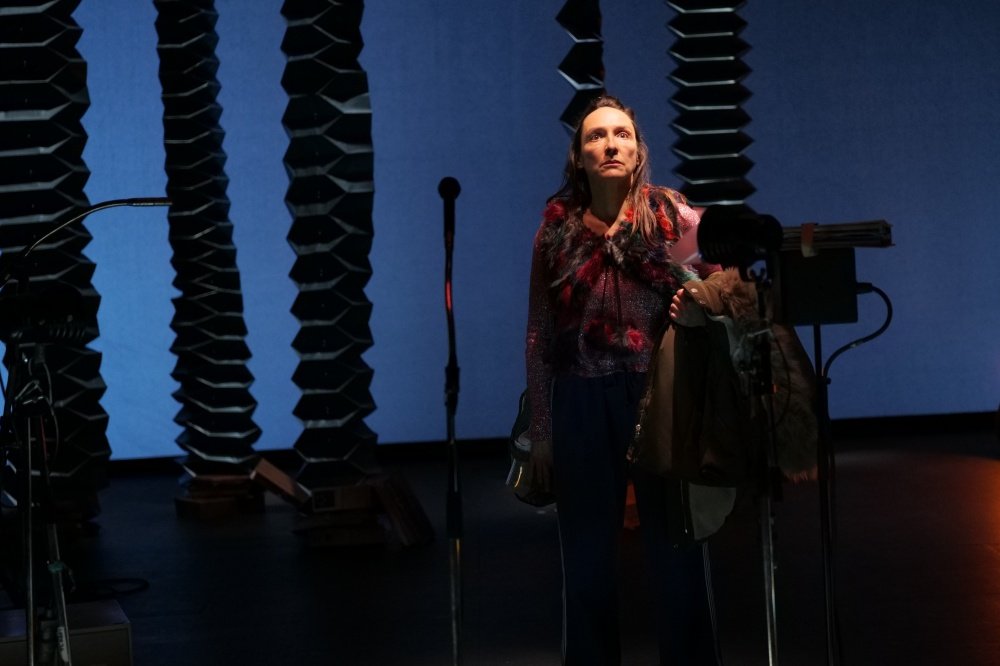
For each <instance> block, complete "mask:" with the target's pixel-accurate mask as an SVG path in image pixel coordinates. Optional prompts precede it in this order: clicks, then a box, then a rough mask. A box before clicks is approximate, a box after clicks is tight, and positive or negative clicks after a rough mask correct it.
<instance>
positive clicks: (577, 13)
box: [556, 0, 604, 132]
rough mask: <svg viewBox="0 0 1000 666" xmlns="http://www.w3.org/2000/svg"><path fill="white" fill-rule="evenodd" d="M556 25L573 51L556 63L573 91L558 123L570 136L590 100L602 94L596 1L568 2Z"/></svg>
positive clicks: (602, 47) (573, 0)
mask: <svg viewBox="0 0 1000 666" xmlns="http://www.w3.org/2000/svg"><path fill="white" fill-rule="evenodd" d="M556 21H557V22H558V23H559V25H561V26H562V27H563V28H565V29H566V32H568V33H569V34H570V36H571V37H572V38H573V47H572V48H571V49H570V51H569V53H568V54H567V55H566V57H565V58H564V59H563V61H562V62H561V63H559V73H560V74H562V75H563V77H565V79H566V80H567V81H569V84H570V85H571V86H573V90H574V91H575V92H574V93H573V99H572V100H571V101H570V103H569V105H568V106H567V107H566V110H565V111H563V113H562V115H561V116H559V120H560V121H561V122H562V124H563V126H564V127H566V129H568V130H569V131H570V132H572V131H573V130H575V129H576V123H577V121H578V120H579V119H580V114H581V113H583V110H584V109H585V108H586V107H587V104H589V103H590V100H592V99H594V98H595V97H598V96H600V95H601V94H603V93H604V62H603V58H604V42H603V40H602V39H601V8H600V5H599V4H598V0H567V2H566V4H565V5H563V8H562V9H561V10H560V11H559V14H558V15H557V16H556Z"/></svg>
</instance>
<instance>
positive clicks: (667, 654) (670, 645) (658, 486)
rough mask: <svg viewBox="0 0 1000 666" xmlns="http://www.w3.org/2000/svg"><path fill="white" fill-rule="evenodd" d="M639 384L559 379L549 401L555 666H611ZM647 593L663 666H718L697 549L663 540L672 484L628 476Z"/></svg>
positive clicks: (635, 378) (617, 653)
mask: <svg viewBox="0 0 1000 666" xmlns="http://www.w3.org/2000/svg"><path fill="white" fill-rule="evenodd" d="M644 386H645V375H644V374H640V373H626V372H620V373H615V374H613V375H609V376H607V377H598V378H583V377H574V376H560V377H558V378H557V379H556V381H555V385H554V388H553V394H552V444H553V455H554V483H555V491H556V498H557V500H556V506H557V509H558V519H559V537H560V543H561V545H562V564H563V663H564V664H566V666H588V665H593V666H616V665H617V664H620V663H621V646H620V643H619V631H618V626H619V625H618V623H619V620H618V595H619V587H618V576H617V574H618V541H619V537H620V533H621V530H622V524H623V521H624V511H625V488H626V482H627V478H628V474H629V470H628V469H627V466H626V462H625V453H626V450H627V448H628V445H629V442H630V441H631V438H632V436H633V433H634V429H635V420H636V411H637V407H638V401H639V398H640V397H641V394H642V391H643V389H644ZM632 478H633V482H634V484H635V490H636V503H637V507H638V510H639V522H640V525H641V530H642V538H643V545H644V549H645V551H646V556H647V560H648V563H647V570H648V571H649V572H650V577H651V580H650V581H649V582H650V586H651V589H652V590H653V591H654V596H655V597H656V602H657V612H658V616H657V622H656V627H657V632H658V638H659V642H660V661H661V664H670V665H671V666H675V665H681V664H697V665H698V666H701V665H702V664H712V665H714V664H715V663H716V657H715V647H714V639H713V635H712V629H711V621H710V615H709V610H708V609H709V604H708V594H707V591H706V586H705V567H704V560H703V557H702V547H701V546H694V547H688V548H675V547H673V546H672V545H671V544H670V540H669V539H668V532H667V527H668V525H667V516H668V514H669V513H670V511H668V508H669V506H668V504H669V503H670V502H676V501H678V498H679V489H678V488H677V487H676V484H675V483H674V482H671V481H667V480H666V479H663V478H661V477H658V476H654V475H650V474H646V473H642V472H641V471H639V470H635V471H634V473H633V474H632Z"/></svg>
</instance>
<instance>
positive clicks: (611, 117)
mask: <svg viewBox="0 0 1000 666" xmlns="http://www.w3.org/2000/svg"><path fill="white" fill-rule="evenodd" d="M580 129H581V132H580V164H579V165H578V166H579V167H580V168H582V169H583V170H584V172H585V173H586V174H587V179H588V180H589V181H590V183H591V185H595V184H596V183H598V182H600V181H602V180H604V179H609V180H621V179H625V180H628V179H630V178H631V177H632V173H633V172H634V171H635V169H636V166H637V158H638V155H639V145H638V143H637V142H636V139H635V125H634V124H633V123H632V119H631V118H629V117H628V115H627V114H625V113H624V112H623V111H619V110H618V109H615V108H612V107H608V106H603V107H601V108H599V109H596V110H595V111H593V112H591V113H590V114H589V115H588V116H587V117H586V118H584V119H583V124H582V125H581V128H580Z"/></svg>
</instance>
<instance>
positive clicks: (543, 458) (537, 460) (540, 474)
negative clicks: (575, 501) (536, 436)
mask: <svg viewBox="0 0 1000 666" xmlns="http://www.w3.org/2000/svg"><path fill="white" fill-rule="evenodd" d="M528 464H529V465H530V468H531V478H532V485H533V486H534V489H535V490H536V491H540V492H545V493H550V492H552V440H550V439H542V440H539V441H537V442H532V443H531V459H530V460H529V462H528Z"/></svg>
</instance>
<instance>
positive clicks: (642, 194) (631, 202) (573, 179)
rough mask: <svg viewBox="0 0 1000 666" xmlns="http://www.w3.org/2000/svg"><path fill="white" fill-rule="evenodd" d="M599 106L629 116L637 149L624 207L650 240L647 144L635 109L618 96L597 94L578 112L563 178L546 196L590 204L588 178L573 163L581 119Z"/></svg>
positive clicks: (572, 205)
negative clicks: (637, 120) (636, 117)
mask: <svg viewBox="0 0 1000 666" xmlns="http://www.w3.org/2000/svg"><path fill="white" fill-rule="evenodd" d="M603 107H611V108H612V109H618V110H619V111H621V112H622V113H624V114H625V115H627V116H628V117H629V120H631V121H632V126H633V127H634V128H635V142H636V147H637V149H638V152H637V159H636V166H635V172H634V173H633V174H632V185H631V187H629V191H628V195H626V200H627V201H628V208H629V210H631V211H632V224H633V225H634V227H633V228H634V229H636V230H638V231H639V232H640V233H641V234H642V237H643V238H644V239H645V240H646V242H649V243H651V242H653V238H654V231H655V228H656V224H657V223H656V215H655V214H654V213H653V210H652V209H651V208H650V207H649V197H648V191H649V147H648V146H647V145H646V140H645V139H644V138H643V136H642V131H641V130H640V129H639V123H637V122H636V120H635V111H633V110H632V109H631V108H629V107H627V106H625V105H624V104H623V103H622V101H621V100H620V99H618V98H617V97H614V96H612V95H601V96H600V97H595V98H594V99H593V100H591V102H590V104H588V105H587V107H586V108H585V109H584V110H583V113H581V114H580V119H579V120H578V121H577V123H576V130H575V131H574V132H573V140H572V141H571V142H570V144H569V155H568V156H567V157H566V166H565V168H564V171H563V182H562V185H561V186H560V187H559V189H558V190H557V191H556V193H555V194H553V195H552V196H551V197H549V201H550V202H552V201H555V200H559V201H562V202H563V203H564V204H565V205H566V208H567V210H573V211H584V210H586V209H587V207H588V206H590V202H591V193H590V182H589V181H588V180H587V174H586V173H585V172H584V170H583V168H582V167H580V166H577V165H578V164H579V163H580V144H581V140H582V136H581V135H582V132H583V121H584V119H585V118H586V117H587V116H589V115H590V114H591V113H593V112H594V111H596V110H597V109H600V108H603Z"/></svg>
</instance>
